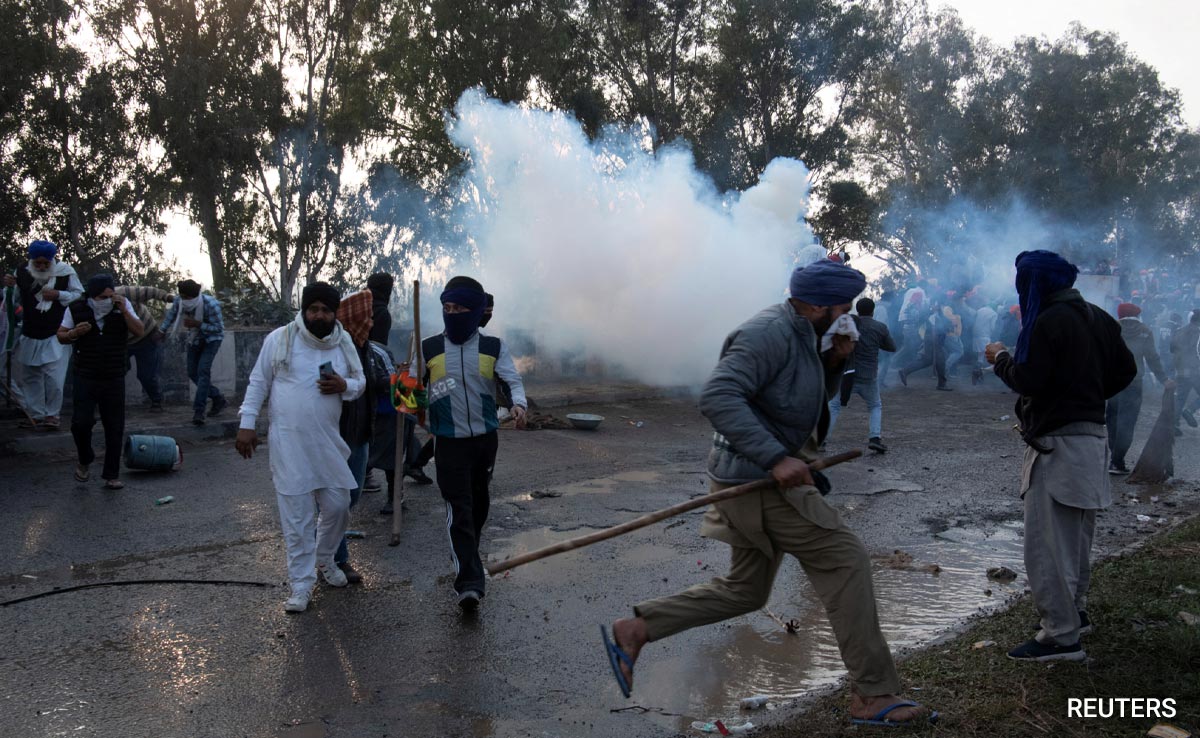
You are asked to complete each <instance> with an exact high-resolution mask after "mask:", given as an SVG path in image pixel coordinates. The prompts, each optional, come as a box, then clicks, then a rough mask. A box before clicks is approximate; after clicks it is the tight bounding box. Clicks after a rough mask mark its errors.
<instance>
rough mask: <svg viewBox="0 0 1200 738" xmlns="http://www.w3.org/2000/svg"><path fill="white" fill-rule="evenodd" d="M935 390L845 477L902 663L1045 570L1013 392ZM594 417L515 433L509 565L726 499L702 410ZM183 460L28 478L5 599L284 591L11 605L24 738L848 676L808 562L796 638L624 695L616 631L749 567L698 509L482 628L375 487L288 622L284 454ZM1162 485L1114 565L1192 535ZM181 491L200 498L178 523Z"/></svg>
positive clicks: (8, 685) (368, 719)
mask: <svg viewBox="0 0 1200 738" xmlns="http://www.w3.org/2000/svg"><path fill="white" fill-rule="evenodd" d="M914 384H915V385H920V386H916V387H914V388H910V389H907V390H895V391H889V392H888V393H887V394H885V402H886V403H887V406H886V415H885V430H886V435H887V438H888V441H889V443H890V444H891V447H892V451H891V452H890V453H889V454H887V455H886V456H882V457H880V456H873V457H871V458H869V459H865V460H862V461H860V462H857V463H856V464H855V465H854V466H853V467H852V468H844V469H841V470H839V471H837V472H835V473H834V474H833V475H832V476H833V479H834V484H835V493H834V496H833V497H832V498H831V499H832V500H833V501H834V502H835V504H836V505H837V506H838V507H839V509H840V510H841V511H842V514H843V515H844V516H845V518H846V519H847V521H848V522H849V523H850V524H851V525H852V526H853V527H854V528H855V529H856V530H858V531H859V532H860V533H861V534H862V536H863V538H864V541H865V542H866V543H867V546H868V548H869V549H870V550H871V551H872V552H873V553H876V554H878V555H879V565H878V567H877V570H876V587H877V589H878V594H879V599H880V609H881V617H882V620H883V623H884V627H885V630H886V631H887V634H888V636H889V640H890V641H891V643H892V645H893V648H894V649H898V650H899V649H903V648H906V647H911V646H914V645H918V644H919V643H921V642H927V641H928V640H929V639H931V638H933V637H936V636H937V635H938V634H941V633H944V632H945V631H946V630H947V629H948V628H950V627H952V626H953V625H954V624H955V623H957V622H958V621H960V620H961V619H962V618H963V617H964V616H966V615H968V614H970V613H973V612H975V611H977V610H978V609H979V608H980V607H986V606H988V605H989V604H996V603H998V602H1000V601H1003V600H1004V599H1005V598H1006V597H1008V596H1011V595H1012V594H1014V593H1018V592H1020V591H1021V588H1022V586H1023V585H1022V581H1023V577H1022V580H1018V582H1017V583H1015V584H1013V585H1008V586H1001V585H996V584H994V583H989V582H988V581H987V580H986V577H985V576H984V573H983V572H984V570H985V569H986V568H987V567H989V566H995V565H999V564H1007V565H1009V566H1010V567H1012V568H1014V569H1016V570H1017V571H1022V567H1021V565H1020V539H1019V525H1016V521H1018V520H1019V518H1020V504H1019V501H1018V499H1017V496H1016V483H1017V476H1018V461H1019V455H1020V453H1021V447H1020V443H1019V441H1018V439H1017V438H1016V436H1015V434H1014V433H1013V432H1012V431H1011V430H1010V427H1011V425H1012V421H1011V420H1001V419H1000V418H1001V417H1002V416H1005V415H1009V414H1011V412H1012V410H1011V404H1012V403H1011V400H1012V398H1011V395H1008V394H1007V393H1003V392H1001V391H1000V390H999V389H998V385H995V384H991V385H990V386H988V387H987V388H986V389H982V390H978V391H973V390H970V388H963V390H962V391H959V392H955V393H938V392H934V391H932V385H931V384H925V383H924V382H923V381H922V380H915V381H914ZM856 402H857V398H856ZM578 409H579V410H580V411H596V412H600V413H601V414H603V415H605V416H606V417H607V420H606V421H605V423H604V424H603V425H602V427H601V429H600V430H599V431H597V432H592V433H587V432H578V431H537V432H527V433H519V432H515V431H504V432H502V437H501V452H500V461H499V464H498V467H497V471H496V476H495V481H494V486H493V497H494V505H493V512H492V517H491V520H490V523H489V527H488V529H487V531H486V534H485V535H486V539H487V540H486V542H485V546H484V548H485V550H486V552H487V554H488V555H489V556H490V557H491V558H492V559H500V558H504V557H507V556H509V555H512V554H515V553H518V552H522V551H525V550H528V549H530V548H534V547H537V546H541V545H543V544H545V543H548V542H551V541H555V540H560V539H563V538H566V537H571V536H575V535H579V534H581V533H583V532H586V531H588V530H592V529H596V528H601V527H605V526H608V525H612V524H615V523H618V522H622V521H624V520H627V519H629V518H631V517H633V516H636V515H638V514H640V513H643V512H646V511H650V510H653V509H657V508H660V507H665V506H667V505H669V504H673V503H675V502H678V501H680V500H681V499H686V498H687V497H689V496H693V495H697V494H700V493H702V492H703V491H705V489H706V482H705V480H704V478H703V476H702V474H701V473H700V472H701V470H702V469H703V463H704V458H705V455H706V453H707V445H708V439H709V435H710V431H709V429H708V426H707V425H706V423H705V422H704V420H703V418H702V417H701V416H700V415H699V414H698V412H697V411H696V410H695V408H694V405H693V404H692V403H690V402H687V401H643V402H631V403H627V404H623V405H594V406H586V407H580V408H578ZM622 416H625V417H622ZM634 421H642V423H643V425H642V426H641V427H636V426H635V425H633V424H631V422H634ZM1143 426H1144V427H1143V428H1142V429H1141V432H1140V433H1139V436H1138V443H1140V442H1141V439H1142V438H1144V436H1145V434H1146V432H1147V430H1148V420H1147V421H1146V422H1144V423H1143ZM865 429H866V419H865V413H864V412H863V409H862V407H861V403H859V404H858V405H854V406H852V407H851V409H849V410H848V411H846V413H845V414H844V415H843V417H842V421H841V423H840V425H839V427H838V430H837V436H836V437H835V439H834V440H833V441H831V443H830V450H831V451H838V450H844V449H846V448H850V447H852V446H854V445H855V444H854V443H852V442H853V441H857V440H858V439H859V438H860V437H864V436H865ZM1197 439H1200V434H1198V433H1196V432H1195V431H1190V430H1189V431H1187V435H1186V436H1185V437H1184V438H1182V439H1179V440H1180V451H1179V452H1177V454H1176V466H1177V471H1178V473H1179V474H1180V476H1181V478H1183V479H1185V480H1196V479H1200V469H1198V468H1197V462H1196V459H1195V454H1193V453H1190V452H1188V450H1189V449H1195V448H1196V443H1197ZM185 461H186V466H185V469H184V470H183V471H181V472H179V473H175V474H167V475H141V476H135V475H130V476H128V477H127V480H128V482H129V485H128V487H127V488H126V489H125V490H124V491H122V492H119V493H111V492H105V491H103V490H101V489H100V488H99V486H98V484H95V483H93V484H87V485H79V484H76V483H74V482H73V481H72V480H71V479H70V457H69V456H66V455H62V454H58V455H54V454H47V455H44V456H42V457H38V458H33V457H24V458H17V459H15V460H14V459H6V460H5V464H4V475H5V476H4V479H3V482H2V483H0V484H2V485H3V486H2V487H0V495H2V497H3V499H4V500H5V502H6V512H5V515H4V516H3V517H2V518H0V541H3V549H0V550H2V551H3V554H4V555H3V556H2V557H0V585H3V594H2V595H0V597H3V598H4V599H12V598H17V597H21V596H24V595H28V594H33V593H37V592H41V591H45V590H47V589H50V588H51V587H56V586H69V585H73V584H80V583H92V582H103V581H113V580H130V579H152V578H209V579H239V580H254V581H261V582H267V583H271V584H272V585H273V586H271V587H263V588H257V587H233V586H211V585H136V586H120V587H102V588H96V589H89V590H85V591H78V592H70V593H64V594H61V595H56V596H52V597H46V598H42V599H39V600H35V601H31V602H26V603H21V604H16V605H12V606H8V607H0V632H3V634H4V642H5V646H4V647H3V649H0V735H4V736H10V735H11V736H23V737H26V736H28V737H31V738H32V737H37V736H59V735H64V736H65V735H71V736H120V737H122V738H136V737H139V736H154V737H156V738H168V737H173V736H179V737H181V738H182V737H184V736H187V737H195V736H214V737H215V736H222V737H227V736H254V737H258V736H280V737H284V738H312V737H320V736H329V737H334V736H338V737H340V736H346V737H349V736H354V737H356V738H357V737H360V736H435V735H437V736H447V735H448V736H474V737H478V738H483V737H485V736H525V735H529V736H585V735H586V736H592V735H603V736H616V735H620V736H625V737H630V738H634V737H636V736H662V735H672V734H675V733H678V732H684V731H687V726H688V724H689V723H690V722H691V721H692V720H695V719H703V718H708V717H712V716H728V715H731V714H734V713H736V703H737V700H738V699H739V698H740V697H744V696H747V695H750V694H754V693H767V694H771V695H775V696H776V697H778V698H779V701H781V702H782V701H784V700H783V698H784V697H786V696H790V695H799V694H802V693H803V692H804V691H805V690H807V689H811V688H812V687H814V686H818V685H822V684H828V683H829V682H830V681H831V680H833V679H835V678H836V677H838V676H839V675H840V673H841V666H840V662H839V660H838V657H837V652H836V648H835V647H834V646H833V642H832V636H831V634H830V633H829V630H828V625H827V623H826V621H825V618H824V615H823V613H822V612H821V610H820V608H819V606H818V605H816V604H815V603H814V598H813V595H812V592H811V590H810V588H809V587H808V585H807V583H806V582H805V581H804V577H803V574H802V572H801V571H800V570H799V567H798V566H796V565H795V564H794V562H788V563H787V564H786V565H785V567H784V569H783V570H782V571H781V573H780V576H779V580H778V585H777V588H776V591H775V593H774V595H773V597H772V599H771V601H770V603H769V605H768V608H767V610H769V611H770V613H772V614H773V615H774V616H776V617H778V618H779V619H780V620H790V619H795V620H797V621H798V622H799V623H800V625H801V631H800V633H799V634H797V635H789V634H788V633H786V632H785V631H784V629H783V628H782V627H781V625H780V624H779V622H778V621H777V620H775V619H773V618H772V617H771V616H770V615H768V614H767V613H755V614H753V615H750V616H747V617H744V618H738V619H736V620H733V621H730V622H728V623H725V624H722V625H717V626H712V627H708V628H701V629H697V630H694V631H690V632H688V633H684V634H681V635H679V636H677V637H675V638H672V639H669V640H667V641H664V642H662V643H657V644H652V645H651V646H650V647H648V648H647V649H646V650H645V651H644V652H643V653H644V657H643V659H642V661H641V662H639V669H638V675H637V676H638V679H637V684H636V690H635V694H634V698H633V699H631V700H628V701H626V700H624V699H622V698H621V696H620V693H619V692H618V691H617V688H616V686H615V684H614V683H613V680H612V678H611V676H610V674H609V672H608V666H607V663H606V661H605V660H604V657H603V654H602V651H601V649H600V648H599V639H598V633H597V624H598V623H607V622H609V621H611V620H612V619H613V618H614V617H617V616H620V615H622V614H624V613H626V612H628V609H629V607H630V605H632V604H633V603H635V602H637V601H639V600H641V599H645V598H648V597H652V596H658V595H661V594H665V593H670V592H672V591H675V590H677V589H680V588H682V587H685V586H687V585H690V584H693V583H696V582H700V581H704V580H706V579H707V578H709V577H711V576H714V575H718V574H720V573H723V571H724V569H725V565H726V563H727V558H728V550H727V548H726V547H725V546H724V545H723V544H719V543H713V542H709V541H705V540H703V539H700V538H699V537H698V536H697V535H696V529H697V527H698V514H693V515H690V516H685V517H684V518H682V519H680V520H676V521H670V522H666V523H662V524H659V525H657V526H654V527H652V528H650V529H647V530H644V531H640V532H638V533H634V534H632V535H630V536H627V537H625V538H623V539H621V540H620V541H619V542H610V543H605V544H600V545H597V546H594V547H592V548H590V549H587V550H584V551H578V552H574V553H571V554H567V555H564V556H560V557H558V558H555V559H552V560H549V561H545V562H539V563H535V564H532V565H529V566H527V567H523V568H520V569H517V570H514V571H513V572H512V573H511V575H509V576H507V577H504V578H502V579H499V580H497V581H493V582H492V583H491V587H490V590H489V594H488V597H487V599H486V600H485V602H484V607H483V610H482V615H481V616H480V617H479V618H478V619H477V620H471V621H464V620H463V619H462V618H461V617H460V616H459V615H458V612H457V608H456V607H455V606H454V604H453V599H452V596H451V590H450V577H449V570H450V569H449V567H450V562H449V557H448V555H447V554H448V547H447V543H446V538H445V532H444V520H445V515H444V509H443V506H442V504H441V500H440V498H439V497H438V495H437V493H436V491H435V489H436V488H431V487H417V488H410V501H409V505H408V515H407V518H406V522H405V537H404V540H403V542H402V544H401V545H400V546H399V547H397V548H389V547H388V546H387V545H386V540H387V522H386V519H384V518H381V517H379V516H378V515H377V514H376V510H377V509H378V507H379V505H380V504H381V500H380V499H379V498H380V495H365V496H364V497H363V501H362V503H361V505H360V507H359V508H358V509H357V510H356V511H355V513H354V517H353V520H352V527H353V528H357V529H361V530H364V531H366V533H367V535H368V537H367V538H366V539H365V540H362V541H354V542H353V543H352V546H353V549H352V551H353V553H352V555H353V556H354V559H355V562H356V564H357V565H358V566H359V568H360V569H362V570H363V572H364V574H365V582H364V584H363V585H362V586H358V587H352V588H348V589H346V590H330V589H327V588H318V591H317V593H316V596H315V598H314V601H313V605H312V607H311V608H310V610H309V611H308V612H307V613H305V614H303V615H300V616H288V615H286V614H285V613H283V612H282V609H281V605H282V601H283V599H284V597H285V596H286V592H287V590H286V587H285V586H284V584H283V578H284V573H283V572H284V564H283V551H282V544H281V541H280V539H279V535H278V523H277V512H276V508H275V503H274V493H273V492H272V491H271V487H270V479H269V474H268V470H267V461H266V458H256V459H255V460H253V461H243V460H241V459H240V458H238V457H237V456H236V455H235V453H234V450H233V448H232V445H231V444H230V443H228V442H223V443H216V444H198V445H194V446H189V447H187V448H186V459H185ZM1118 487H1119V492H1120V493H1121V494H1122V495H1123V494H1124V492H1125V489H1126V488H1125V487H1124V485H1118ZM1128 489H1129V490H1134V488H1128ZM535 493H536V494H535ZM1153 493H1154V494H1155V495H1157V496H1158V497H1159V498H1160V499H1159V501H1158V502H1157V503H1150V502H1149V495H1148V494H1146V493H1145V492H1142V494H1143V501H1142V502H1141V503H1140V504H1138V505H1130V504H1126V503H1125V502H1124V501H1123V502H1122V504H1120V505H1118V506H1116V507H1114V508H1113V509H1111V510H1110V511H1108V512H1106V513H1105V514H1104V515H1103V516H1102V517H1101V523H1100V536H1099V538H1098V544H1099V546H1100V547H1101V548H1102V549H1105V550H1112V549H1114V548H1117V547H1120V546H1123V545H1127V544H1128V543H1130V542H1132V541H1135V540H1137V539H1139V538H1140V537H1142V536H1144V535H1145V534H1146V533H1147V532H1148V530H1149V528H1151V527H1153V524H1149V525H1147V524H1139V523H1137V522H1136V519H1135V516H1136V514H1137V513H1138V512H1148V513H1152V514H1153V515H1154V517H1155V518H1157V517H1160V516H1161V517H1165V518H1168V519H1171V518H1179V517H1181V516H1183V515H1184V514H1186V513H1188V512H1191V511H1194V510H1196V509H1197V507H1198V506H1200V493H1198V492H1197V485H1196V484H1193V483H1191V482H1190V481H1189V482H1182V483H1179V484H1176V485H1175V486H1173V487H1169V488H1163V489H1160V490H1154V491H1153ZM163 495H173V496H174V497H175V498H176V502H175V503H174V504H171V505H165V506H161V507H156V506H155V505H154V504H153V501H154V499H155V498H157V497H161V496H163ZM897 549H899V550H902V551H903V552H904V553H905V554H907V555H909V556H911V557H912V560H911V562H910V561H909V560H908V559H907V558H905V557H904V556H896V555H894V554H893V551H895V550H897ZM935 564H936V565H937V566H938V567H939V568H940V572H939V573H938V574H937V575H934V574H931V573H930V570H929V567H930V566H932V565H935ZM30 577H36V578H30ZM985 590H990V592H991V594H990V596H989V595H988V594H985ZM632 706H636V707H635V708H634V709H627V710H625V711H622V712H617V711H616V710H620V709H621V708H629V707H632ZM762 717H765V718H767V719H769V718H770V713H766V714H763V716H762ZM755 719H756V720H759V719H761V718H760V717H757V716H756V718H755ZM692 734H695V733H694V732H693V733H692Z"/></svg>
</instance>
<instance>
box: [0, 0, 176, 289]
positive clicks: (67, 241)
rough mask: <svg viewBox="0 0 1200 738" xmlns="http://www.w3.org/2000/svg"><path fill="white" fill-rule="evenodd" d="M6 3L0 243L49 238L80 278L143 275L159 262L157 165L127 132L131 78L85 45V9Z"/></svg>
mask: <svg viewBox="0 0 1200 738" xmlns="http://www.w3.org/2000/svg"><path fill="white" fill-rule="evenodd" d="M5 2H6V4H7V5H8V6H9V7H8V8H6V10H7V11H9V12H8V14H7V15H6V17H7V18H11V19H12V21H13V22H11V23H10V24H6V26H5V29H4V30H3V31H0V33H3V34H5V35H6V36H8V38H6V39H4V41H3V42H0V43H3V45H4V47H5V48H6V49H8V50H9V51H10V52H11V53H12V56H13V61H14V64H13V65H12V66H11V67H6V72H7V71H11V72H12V74H11V75H9V74H6V75H5V78H4V81H3V83H2V85H3V88H2V89H3V93H0V94H3V97H4V99H5V102H6V105H5V109H6V110H7V111H9V114H7V115H5V116H4V118H3V121H4V122H3V123H0V141H2V142H3V143H2V146H3V149H2V151H3V162H4V163H3V166H2V171H3V174H4V185H3V192H4V193H5V196H4V197H0V202H3V203H4V211H5V213H6V215H5V222H6V225H5V230H7V231H9V236H10V238H9V239H6V242H7V243H9V244H13V243H15V242H23V241H26V240H28V239H29V238H33V237H40V238H48V239H51V240H53V241H55V242H57V243H58V244H59V246H60V248H62V249H63V253H64V255H65V257H66V258H69V259H71V260H72V261H73V262H74V263H75V264H76V266H77V268H78V269H79V270H80V271H81V273H85V274H86V273H88V272H94V271H98V270H101V269H104V270H109V271H116V272H117V273H118V274H119V275H121V276H124V277H134V276H137V277H142V276H145V275H146V274H147V272H148V269H147V264H148V262H150V261H160V260H161V250H160V249H159V248H158V241H157V238H156V237H157V235H159V234H161V233H162V231H163V226H162V223H161V222H160V219H159V215H160V213H161V210H162V207H163V204H164V201H163V198H162V197H161V195H160V193H161V191H162V176H161V175H162V170H163V163H162V157H161V154H160V153H159V152H156V151H154V150H153V149H152V147H150V146H148V145H147V142H146V141H145V140H143V139H142V138H141V137H140V136H139V135H138V134H137V132H136V130H135V127H134V125H133V120H132V110H131V107H130V105H129V104H128V101H129V99H130V97H131V95H132V90H133V86H134V80H133V77H132V75H131V74H130V69H129V68H128V66H127V65H126V64H125V63H124V61H123V60H122V59H120V58H112V57H109V56H107V55H106V54H105V53H104V50H103V49H102V48H100V47H98V46H96V45H90V44H88V41H87V37H88V35H90V34H89V31H90V28H89V27H88V26H87V25H86V23H85V21H86V12H87V10H88V8H87V7H86V6H85V5H84V4H83V3H81V2H78V3H77V2H68V1H66V0H51V1H50V2H36V3H35V2H22V1H21V0H16V1H15V2H14V0H5Z"/></svg>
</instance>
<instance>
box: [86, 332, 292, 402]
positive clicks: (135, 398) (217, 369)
mask: <svg viewBox="0 0 1200 738" xmlns="http://www.w3.org/2000/svg"><path fill="white" fill-rule="evenodd" d="M272 330H274V329H273V328H232V329H229V328H227V329H226V330H225V340H223V341H222V342H221V348H220V350H219V351H217V356H216V358H215V359H214V360H213V368H212V379H213V382H214V383H215V384H216V385H217V387H218V388H220V390H221V392H222V393H223V394H226V395H228V396H229V397H231V398H232V397H240V396H241V395H242V393H244V392H245V391H246V383H247V381H248V379H249V377H250V370H251V369H253V368H254V362H255V361H257V360H258V351H259V349H261V348H262V342H263V339H264V338H266V336H267V334H268V333H270V332H271V331H272ZM134 361H135V363H136V360H134ZM159 381H160V382H161V383H162V390H163V395H164V397H165V398H166V401H167V402H170V403H189V402H191V401H192V398H193V396H194V393H195V391H196V388H195V386H194V385H193V384H192V383H191V381H190V380H189V379H188V375H187V349H186V348H185V347H184V345H183V344H182V343H177V342H171V341H164V342H163V361H162V366H161V367H160V368H159ZM68 384H69V383H68ZM125 396H126V397H127V398H128V399H129V402H130V403H131V404H132V403H135V402H139V401H140V400H141V399H143V397H144V396H143V394H142V385H141V383H140V382H138V380H137V371H136V369H132V370H131V371H130V372H129V373H128V374H126V375H125Z"/></svg>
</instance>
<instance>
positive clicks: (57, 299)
mask: <svg viewBox="0 0 1200 738" xmlns="http://www.w3.org/2000/svg"><path fill="white" fill-rule="evenodd" d="M57 254H58V246H56V245H54V244H53V243H51V242H50V241H34V242H33V243H31V244H29V263H28V264H25V265H22V266H20V267H18V268H17V273H16V275H15V276H14V275H12V274H5V275H4V284H5V286H7V287H16V288H17V290H18V291H19V292H20V295H21V309H22V323H21V338H20V340H19V341H18V342H17V345H16V347H15V348H14V349H13V356H12V358H13V365H14V367H13V373H14V374H15V375H16V379H17V381H18V382H19V383H20V385H21V392H22V393H23V395H24V399H25V410H26V411H27V412H28V413H29V416H30V417H31V418H32V419H33V424H32V426H29V425H28V424H29V421H22V423H21V424H22V426H26V427H36V428H40V429H42V430H51V431H53V430H58V428H59V425H60V420H59V417H58V414H59V412H61V410H62V402H63V383H64V382H66V379H67V366H68V364H69V363H70V359H71V354H70V352H69V351H68V350H67V347H66V346H63V345H62V344H61V343H59V342H58V338H57V334H58V326H59V324H60V323H62V319H63V315H64V314H65V313H66V312H67V305H70V304H71V303H72V302H74V301H75V300H77V299H79V298H80V297H81V296H82V295H83V284H82V283H80V281H79V277H78V276H77V275H76V274H75V270H74V269H72V268H71V266H70V265H69V264H65V263H63V262H62V261H59V260H58V259H57V258H55V257H56V255H57Z"/></svg>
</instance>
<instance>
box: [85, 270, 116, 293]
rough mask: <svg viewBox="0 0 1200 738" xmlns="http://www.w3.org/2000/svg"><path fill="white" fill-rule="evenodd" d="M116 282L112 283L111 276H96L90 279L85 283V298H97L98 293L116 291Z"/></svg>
mask: <svg viewBox="0 0 1200 738" xmlns="http://www.w3.org/2000/svg"><path fill="white" fill-rule="evenodd" d="M116 286H117V284H116V282H114V281H113V278H112V275H111V274H96V275H93V276H92V277H90V278H89V279H88V281H87V296H88V297H99V296H100V293H101V292H103V291H104V290H107V289H116Z"/></svg>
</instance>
